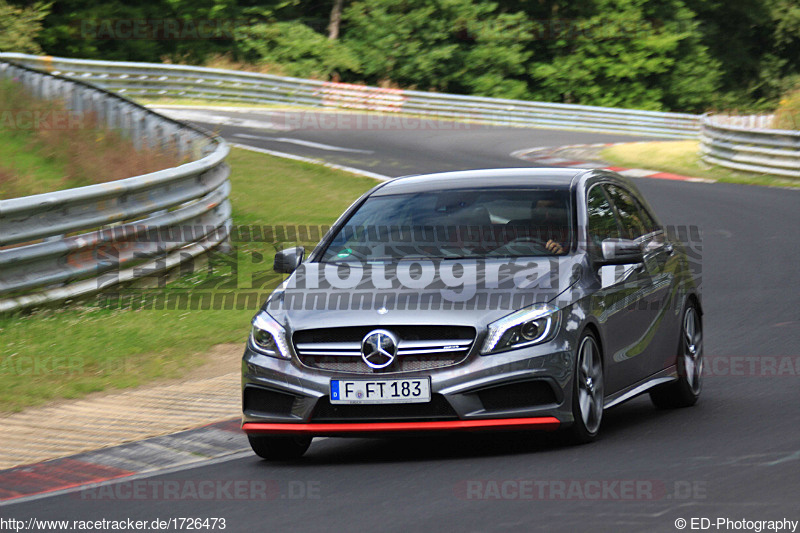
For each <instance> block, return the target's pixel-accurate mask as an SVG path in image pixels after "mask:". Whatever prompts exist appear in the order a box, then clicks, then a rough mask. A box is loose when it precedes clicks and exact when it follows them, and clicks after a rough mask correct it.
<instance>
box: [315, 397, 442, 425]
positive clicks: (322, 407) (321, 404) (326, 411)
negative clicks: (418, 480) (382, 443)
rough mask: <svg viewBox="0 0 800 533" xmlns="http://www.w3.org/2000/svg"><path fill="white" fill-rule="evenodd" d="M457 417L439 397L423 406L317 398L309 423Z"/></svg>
mask: <svg viewBox="0 0 800 533" xmlns="http://www.w3.org/2000/svg"><path fill="white" fill-rule="evenodd" d="M456 419H458V415H457V414H456V412H455V411H454V410H453V408H452V407H451V406H450V404H449V403H448V401H447V400H445V398H444V396H442V395H441V394H433V395H431V401H430V402H427V403H390V404H366V405H365V404H336V405H334V404H332V403H331V402H330V400H329V398H328V397H327V396H325V397H323V398H320V399H319V401H318V402H317V406H316V407H315V408H314V412H313V413H312V415H311V422H354V421H356V422H357V421H373V422H375V421H386V420H404V421H407V422H412V421H436V420H456Z"/></svg>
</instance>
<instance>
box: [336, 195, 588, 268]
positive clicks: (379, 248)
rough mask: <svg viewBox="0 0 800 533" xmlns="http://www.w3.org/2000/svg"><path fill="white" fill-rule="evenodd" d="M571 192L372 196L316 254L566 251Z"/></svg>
mask: <svg viewBox="0 0 800 533" xmlns="http://www.w3.org/2000/svg"><path fill="white" fill-rule="evenodd" d="M572 235H573V230H572V214H571V209H570V201H569V192H568V191H567V190H559V189H522V190H520V189H513V190H510V189H480V190H474V189H456V190H452V189H451V190H444V191H428V192H424V193H414V194H397V195H388V196H373V197H370V198H368V199H367V200H366V201H365V202H364V203H363V204H362V205H361V206H360V207H359V208H358V210H357V211H356V212H355V213H353V215H352V216H350V218H349V219H348V220H347V222H346V223H345V224H344V225H343V226H342V227H341V228H340V229H339V231H338V232H337V233H336V234H335V235H334V237H333V239H332V240H331V241H330V242H329V244H328V246H327V247H326V249H325V251H324V252H323V254H322V256H321V259H320V261H322V262H341V261H346V262H351V261H392V260H401V259H463V258H491V257H528V256H550V255H562V254H566V253H569V251H570V248H571V245H572V241H573V238H572Z"/></svg>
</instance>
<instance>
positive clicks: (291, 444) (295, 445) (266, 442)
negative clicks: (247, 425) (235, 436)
mask: <svg viewBox="0 0 800 533" xmlns="http://www.w3.org/2000/svg"><path fill="white" fill-rule="evenodd" d="M247 440H249V441H250V447H251V448H252V449H253V451H254V452H255V453H256V455H258V456H259V457H261V458H262V459H267V460H269V461H290V460H292V459H299V458H300V457H302V456H303V454H304V453H306V450H308V447H309V446H311V437H273V436H253V435H248V436H247Z"/></svg>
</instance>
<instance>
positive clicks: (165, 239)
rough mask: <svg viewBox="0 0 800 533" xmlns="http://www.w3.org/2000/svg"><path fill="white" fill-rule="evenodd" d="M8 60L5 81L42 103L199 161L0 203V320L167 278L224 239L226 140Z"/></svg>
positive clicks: (2, 66) (3, 65) (2, 67)
mask: <svg viewBox="0 0 800 533" xmlns="http://www.w3.org/2000/svg"><path fill="white" fill-rule="evenodd" d="M8 55H11V54H3V56H6V57H7V56H8ZM3 59H4V57H0V79H11V80H15V81H16V82H18V83H20V84H21V85H23V86H24V87H26V88H27V89H28V90H30V91H31V92H32V93H33V94H34V95H35V96H37V97H40V98H48V99H61V100H63V101H64V103H65V106H66V107H67V109H68V110H70V111H71V112H74V113H83V112H93V113H94V114H95V115H96V116H97V118H98V120H99V121H100V123H101V124H103V125H105V126H106V127H108V128H109V129H115V130H118V131H121V132H122V133H123V135H127V136H129V137H130V138H131V139H132V140H133V143H134V145H135V146H136V147H137V148H139V147H141V146H145V145H147V146H150V147H167V146H170V147H173V148H176V149H177V150H178V152H179V154H181V155H183V156H186V157H191V158H192V159H194V160H193V161H191V162H189V163H186V164H183V165H180V166H178V167H175V168H169V169H166V170H162V171H158V172H153V173H150V174H144V175H141V176H135V177H131V178H127V179H122V180H117V181H111V182H108V183H100V184H97V185H90V186H87V187H79V188H74V189H67V190H62V191H56V192H49V193H45V194H37V195H33V196H26V197H22V198H13V199H9V200H0V312H4V311H10V310H15V309H19V308H22V307H26V306H30V305H36V304H41V303H45V302H51V301H58V300H64V299H69V298H74V297H77V296H81V295H85V294H90V293H92V292H96V291H99V290H102V289H104V288H106V287H108V286H111V285H114V284H116V283H120V282H125V281H129V280H132V279H135V278H137V277H141V276H142V275H143V273H146V274H147V275H152V274H158V273H162V272H165V271H167V270H169V269H171V268H173V267H174V266H176V265H179V264H181V263H182V262H184V261H187V260H189V259H191V258H193V257H195V256H197V255H199V254H202V253H204V252H206V251H208V250H209V249H211V248H213V247H215V246H217V245H218V244H220V243H221V242H223V241H224V240H225V239H226V237H227V234H228V231H229V228H230V220H231V206H230V202H229V201H228V193H229V191H230V183H229V181H228V174H229V169H228V166H227V164H225V157H226V156H227V154H228V150H229V149H228V146H227V144H225V142H224V141H222V140H221V139H219V138H217V137H213V136H211V135H209V134H207V133H205V132H204V131H202V130H200V129H198V128H195V127H193V126H190V125H187V124H183V123H181V122H178V121H175V120H172V119H169V118H166V117H163V116H161V115H158V114H157V113H154V112H152V111H150V110H148V109H146V108H144V107H142V106H140V105H138V104H136V103H134V102H131V101H129V100H127V99H125V98H121V97H120V96H118V95H116V94H113V93H111V92H108V91H107V90H103V89H98V88H96V87H93V86H91V85H89V84H87V83H84V82H83V81H77V80H73V79H69V78H66V77H63V76H54V75H52V74H46V73H42V72H37V71H35V70H31V69H29V68H26V67H25V66H21V65H19V64H15V63H13V62H7V61H4V60H3Z"/></svg>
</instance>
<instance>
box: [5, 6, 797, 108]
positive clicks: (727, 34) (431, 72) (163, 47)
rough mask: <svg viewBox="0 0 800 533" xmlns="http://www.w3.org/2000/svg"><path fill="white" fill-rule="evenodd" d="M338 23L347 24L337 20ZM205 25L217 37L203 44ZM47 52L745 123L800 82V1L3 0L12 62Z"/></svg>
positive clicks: (207, 37)
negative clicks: (746, 114) (713, 114)
mask: <svg viewBox="0 0 800 533" xmlns="http://www.w3.org/2000/svg"><path fill="white" fill-rule="evenodd" d="M334 13H336V16H334ZM45 14H46V17H44V15H45ZM42 17H44V18H43V20H41V19H42ZM339 19H341V24H340V25H339V23H338V22H336V23H334V22H333V21H334V20H335V21H338V20H339ZM135 20H138V21H140V22H141V21H147V22H146V25H149V28H150V29H151V30H152V29H153V28H155V30H153V31H144V32H142V33H141V34H140V35H138V36H137V35H133V36H131V34H130V32H128V33H126V32H125V31H121V30H120V28H122V29H123V30H124V29H125V28H129V27H130V24H128V25H127V26H126V23H130V21H135ZM165 21H170V22H175V21H178V22H179V24H180V28H181V31H180V32H179V33H180V34H179V35H178V34H170V33H169V32H164V31H159V28H162V29H163V24H164V23H165ZM202 24H205V26H202ZM331 24H335V25H336V32H334V33H331ZM160 25H161V26H160ZM40 26H41V28H40ZM201 27H206V28H209V27H211V28H212V30H206V31H194V30H195V29H196V28H201ZM187 28H188V29H187ZM330 35H338V38H337V39H335V40H332V39H329V36H330ZM39 49H41V50H42V51H44V52H45V53H48V54H53V55H61V56H69V57H83V58H104V59H118V60H133V61H163V60H169V61H175V62H189V63H205V62H207V61H209V60H211V59H212V58H215V57H217V56H220V55H224V56H225V57H227V58H229V59H230V60H231V61H233V62H242V63H249V64H253V65H261V66H264V65H269V66H270V67H272V69H273V70H275V71H279V72H283V73H286V74H290V75H295V76H304V77H317V78H322V79H336V80H340V81H346V82H365V83H370V84H381V85H387V86H395V87H413V88H416V89H420V90H435V91H447V92H456V93H464V94H481V95H488V96H497V97H506V98H524V99H535V100H546V101H553V102H571V103H582V104H590V105H605V106H625V107H636V108H642V109H661V110H679V111H693V112H697V111H704V110H709V109H732V110H740V111H744V110H752V109H772V108H774V107H775V105H777V103H778V101H779V100H780V98H781V95H784V94H788V93H790V92H791V91H792V90H793V89H794V88H796V87H797V85H798V83H800V4H798V2H797V0H570V1H568V0H538V1H536V2H517V1H512V0H494V1H488V0H343V1H340V2H335V0H262V1H256V0H192V1H189V0H141V1H139V2H136V3H133V2H125V1H123V0H110V1H109V2H104V3H102V4H98V3H96V2H94V1H90V0H55V1H53V2H52V3H51V4H46V5H45V4H35V5H32V4H31V3H30V2H26V1H24V0H0V50H4V51H11V50H13V51H37V50H39Z"/></svg>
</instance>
